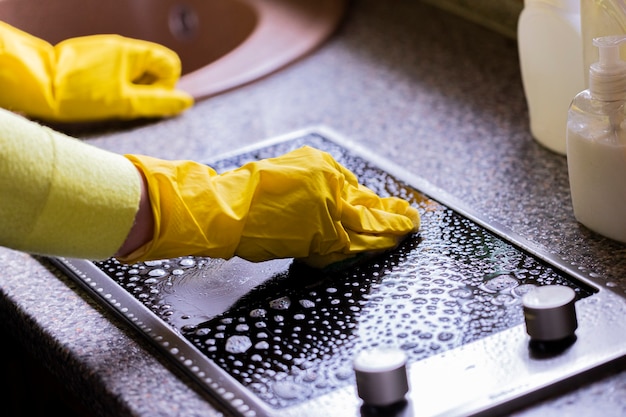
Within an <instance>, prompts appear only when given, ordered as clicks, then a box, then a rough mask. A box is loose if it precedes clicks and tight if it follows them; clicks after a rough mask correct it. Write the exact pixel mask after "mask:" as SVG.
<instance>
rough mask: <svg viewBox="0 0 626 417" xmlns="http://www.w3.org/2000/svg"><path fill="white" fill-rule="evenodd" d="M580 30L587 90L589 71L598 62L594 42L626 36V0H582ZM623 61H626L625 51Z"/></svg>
mask: <svg viewBox="0 0 626 417" xmlns="http://www.w3.org/2000/svg"><path fill="white" fill-rule="evenodd" d="M580 29H581V34H582V39H583V70H584V76H585V88H588V87H589V80H588V78H587V71H588V70H589V67H590V66H591V64H593V63H594V62H597V61H598V48H596V47H595V46H593V40H594V39H595V38H600V37H603V36H615V35H624V34H626V0H580ZM622 59H625V55H624V51H622Z"/></svg>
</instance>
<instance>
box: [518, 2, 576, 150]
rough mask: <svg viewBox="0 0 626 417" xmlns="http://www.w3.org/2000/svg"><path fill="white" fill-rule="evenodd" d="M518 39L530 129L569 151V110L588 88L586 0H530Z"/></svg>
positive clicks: (541, 140)
mask: <svg viewBox="0 0 626 417" xmlns="http://www.w3.org/2000/svg"><path fill="white" fill-rule="evenodd" d="M517 43H518V52H519V60H520V69H521V75H522V83H523V86H524V94H525V95H526V102H527V105H528V112H529V118H530V132H531V134H532V136H533V138H534V139H535V140H536V141H537V142H539V143H540V144H542V145H543V146H545V147H546V148H548V149H550V150H552V151H554V152H557V153H559V154H561V155H565V153H566V144H565V142H566V140H565V131H566V126H567V110H568V108H569V105H570V103H571V101H572V97H574V96H575V95H576V94H578V93H579V92H580V91H582V90H583V89H584V88H585V71H586V69H583V50H582V48H583V46H582V37H581V28H580V0H525V1H524V9H523V10H522V13H521V14H520V17H519V20H518V25H517Z"/></svg>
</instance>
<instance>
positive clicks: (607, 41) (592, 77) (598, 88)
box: [589, 35, 626, 101]
mask: <svg viewBox="0 0 626 417" xmlns="http://www.w3.org/2000/svg"><path fill="white" fill-rule="evenodd" d="M624 42H626V35H617V36H603V37H600V38H594V39H593V44H594V46H597V47H598V49H599V56H600V59H599V60H598V62H596V63H593V64H591V67H590V68H589V90H590V91H591V94H592V95H593V96H594V97H596V98H598V99H600V100H605V101H616V100H624V99H626V62H624V61H622V60H621V58H620V46H621V44H622V43H624Z"/></svg>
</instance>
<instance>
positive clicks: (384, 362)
mask: <svg viewBox="0 0 626 417" xmlns="http://www.w3.org/2000/svg"><path fill="white" fill-rule="evenodd" d="M406 362H407V357H406V354H405V353H404V352H403V351H402V350H400V349H396V348H390V347H386V348H375V349H369V350H364V351H362V352H360V353H359V354H358V355H357V356H356V357H355V358H354V362H353V366H354V372H355V376H356V386H357V392H358V394H359V397H361V399H362V400H363V403H364V404H366V405H371V406H376V407H384V406H388V405H391V404H395V403H397V402H399V401H401V400H403V399H404V398H405V395H406V393H407V392H408V391H409V382H408V379H407V371H406Z"/></svg>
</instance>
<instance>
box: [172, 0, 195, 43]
mask: <svg viewBox="0 0 626 417" xmlns="http://www.w3.org/2000/svg"><path fill="white" fill-rule="evenodd" d="M168 25H169V28H170V33H171V34H172V35H173V36H174V37H175V38H176V39H178V40H181V41H185V40H189V39H192V38H193V37H194V36H196V34H197V33H198V27H199V25H200V19H198V13H196V11H195V10H194V9H193V8H192V7H191V6H188V5H186V4H177V5H175V6H173V7H172V8H171V9H170V13H169V18H168Z"/></svg>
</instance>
